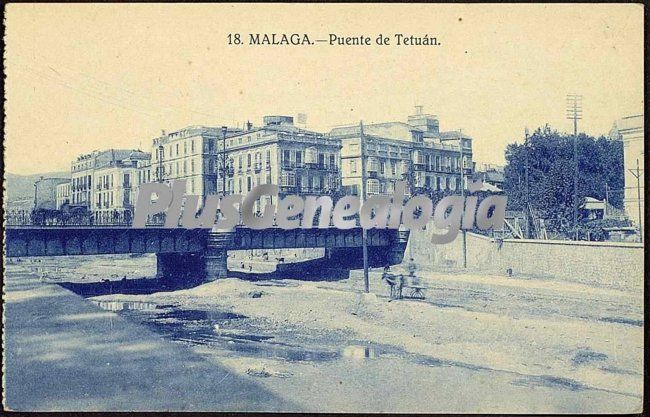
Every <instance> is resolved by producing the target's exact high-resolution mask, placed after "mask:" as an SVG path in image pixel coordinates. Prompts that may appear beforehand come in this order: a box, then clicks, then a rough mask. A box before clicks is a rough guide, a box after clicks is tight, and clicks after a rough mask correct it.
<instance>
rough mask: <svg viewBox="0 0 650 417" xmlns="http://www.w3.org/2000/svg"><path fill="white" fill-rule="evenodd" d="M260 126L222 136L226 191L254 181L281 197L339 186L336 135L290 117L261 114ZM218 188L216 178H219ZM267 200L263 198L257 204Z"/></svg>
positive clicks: (245, 187)
mask: <svg viewBox="0 0 650 417" xmlns="http://www.w3.org/2000/svg"><path fill="white" fill-rule="evenodd" d="M263 123H264V124H263V126H260V127H254V126H252V125H251V124H248V126H247V129H246V130H245V131H243V132H240V133H238V134H234V135H233V136H232V137H230V138H228V139H227V140H226V155H227V161H228V162H227V165H226V166H227V167H228V168H229V169H228V170H227V171H229V173H230V174H229V175H227V176H226V178H227V179H226V193H228V194H232V193H234V194H246V193H247V192H249V191H250V190H251V189H252V188H253V187H255V186H257V185H259V184H277V185H278V186H279V187H280V196H283V195H287V194H300V195H324V194H329V193H332V192H334V191H335V190H337V189H338V187H339V186H340V175H341V174H340V170H339V164H340V162H339V161H340V150H341V143H340V141H339V140H338V139H335V138H331V137H327V136H325V135H323V134H321V133H317V132H312V131H308V130H304V129H300V128H298V127H296V126H294V124H293V117H289V116H265V117H264V119H263ZM219 186H222V185H221V182H220V181H219ZM267 200H268V201H269V202H271V203H273V201H272V199H271V198H265V197H263V198H262V199H261V200H260V203H261V204H266V202H267Z"/></svg>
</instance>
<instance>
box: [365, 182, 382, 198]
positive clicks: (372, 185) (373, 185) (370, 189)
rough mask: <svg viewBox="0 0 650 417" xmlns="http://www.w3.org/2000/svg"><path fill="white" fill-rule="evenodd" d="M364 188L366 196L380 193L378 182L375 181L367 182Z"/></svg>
mask: <svg viewBox="0 0 650 417" xmlns="http://www.w3.org/2000/svg"><path fill="white" fill-rule="evenodd" d="M366 187H367V189H366V193H367V194H379V191H380V188H379V180H376V179H370V180H367V182H366Z"/></svg>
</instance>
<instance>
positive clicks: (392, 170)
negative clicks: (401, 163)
mask: <svg viewBox="0 0 650 417" xmlns="http://www.w3.org/2000/svg"><path fill="white" fill-rule="evenodd" d="M390 173H391V175H393V176H395V175H396V174H397V164H396V163H395V161H391V163H390Z"/></svg>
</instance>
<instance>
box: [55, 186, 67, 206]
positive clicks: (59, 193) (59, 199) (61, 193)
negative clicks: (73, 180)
mask: <svg viewBox="0 0 650 417" xmlns="http://www.w3.org/2000/svg"><path fill="white" fill-rule="evenodd" d="M69 204H70V180H68V181H67V182H64V183H61V184H58V185H57V186H56V209H57V210H61V208H62V207H64V206H65V205H69Z"/></svg>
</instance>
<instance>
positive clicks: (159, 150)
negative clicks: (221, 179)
mask: <svg viewBox="0 0 650 417" xmlns="http://www.w3.org/2000/svg"><path fill="white" fill-rule="evenodd" d="M239 132H241V129H234V128H225V127H224V128H216V127H205V126H189V127H186V128H184V129H181V130H177V131H175V132H171V133H166V132H165V131H163V132H162V135H161V136H160V137H157V138H155V139H153V147H152V149H151V166H150V167H149V168H147V169H144V168H143V173H142V174H140V175H141V176H146V177H147V179H149V180H150V181H155V182H164V183H170V182H172V181H174V180H186V181H187V183H186V192H187V193H188V194H190V195H199V196H203V197H205V196H206V195H211V194H217V193H218V191H220V190H218V189H217V176H218V156H219V152H220V150H221V149H222V148H221V147H222V142H223V137H224V136H225V137H230V136H232V135H234V134H237V133H239ZM147 171H149V172H148V173H147ZM142 182H149V181H142Z"/></svg>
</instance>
